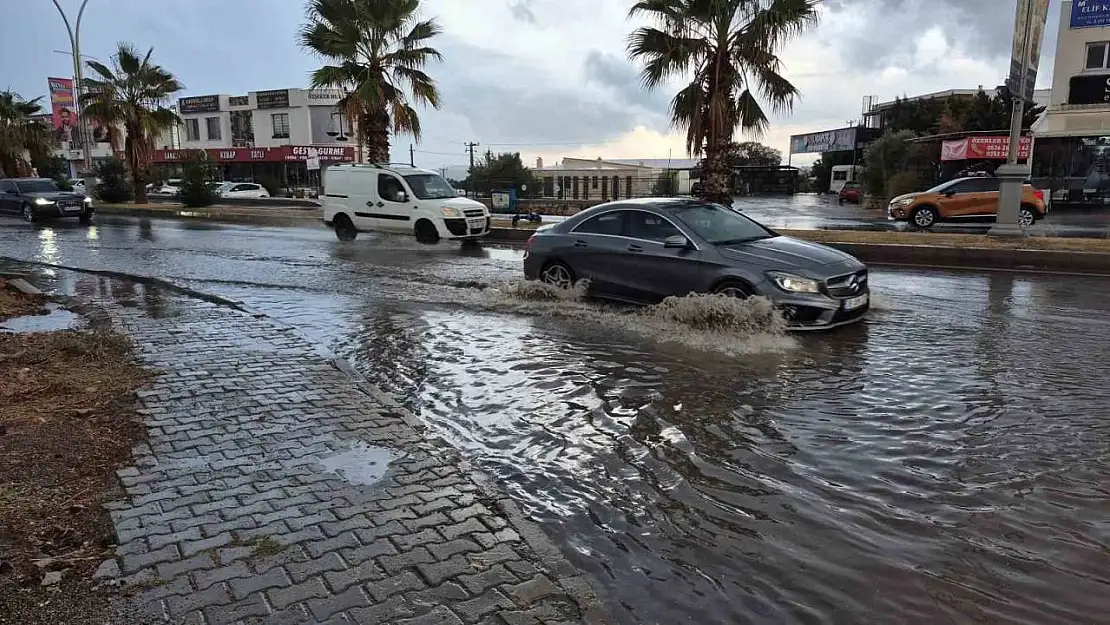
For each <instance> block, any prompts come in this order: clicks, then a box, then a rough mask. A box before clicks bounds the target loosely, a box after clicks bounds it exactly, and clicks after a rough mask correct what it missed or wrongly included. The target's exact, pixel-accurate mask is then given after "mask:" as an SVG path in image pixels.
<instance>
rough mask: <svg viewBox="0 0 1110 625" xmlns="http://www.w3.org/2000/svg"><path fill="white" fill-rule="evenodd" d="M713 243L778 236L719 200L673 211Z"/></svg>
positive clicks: (740, 241) (743, 241)
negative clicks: (718, 202)
mask: <svg viewBox="0 0 1110 625" xmlns="http://www.w3.org/2000/svg"><path fill="white" fill-rule="evenodd" d="M672 214H673V215H674V216H675V218H677V219H678V220H679V221H681V222H682V223H683V224H685V225H686V226H687V227H688V228H690V229H691V230H693V231H694V232H695V233H696V234H697V235H698V236H699V237H701V238H703V239H705V240H706V241H707V242H709V243H712V244H713V245H730V244H734V243H745V242H747V241H756V240H759V239H769V238H771V237H775V236H778V235H776V234H775V233H773V232H771V231H770V230H768V229H767V228H764V227H763V226H761V225H760V224H758V223H756V222H754V221H752V220H751V219H748V218H747V217H745V216H743V215H741V214H740V213H738V212H736V211H734V210H732V209H729V208H725V207H724V206H721V205H719V204H690V205H688V206H685V207H682V208H679V209H677V210H675V211H673V213H672Z"/></svg>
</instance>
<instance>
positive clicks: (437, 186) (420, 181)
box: [405, 174, 458, 200]
mask: <svg viewBox="0 0 1110 625" xmlns="http://www.w3.org/2000/svg"><path fill="white" fill-rule="evenodd" d="M405 182H407V183H409V186H410V187H412V192H413V193H414V194H416V197H418V198H420V199H421V200H441V199H446V198H449V197H455V196H457V195H458V193H456V192H455V188H454V187H452V186H451V185H450V184H448V183H447V181H446V180H444V179H443V176H440V175H438V174H412V175H409V176H405Z"/></svg>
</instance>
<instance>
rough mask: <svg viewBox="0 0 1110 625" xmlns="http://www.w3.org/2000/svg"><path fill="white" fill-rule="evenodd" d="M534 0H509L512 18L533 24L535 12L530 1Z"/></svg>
mask: <svg viewBox="0 0 1110 625" xmlns="http://www.w3.org/2000/svg"><path fill="white" fill-rule="evenodd" d="M534 1H535V0H510V2H509V11H510V12H511V13H512V14H513V19H514V20H516V21H518V22H524V23H526V24H535V23H536V13H535V12H534V11H533V10H532V3H533V2H534Z"/></svg>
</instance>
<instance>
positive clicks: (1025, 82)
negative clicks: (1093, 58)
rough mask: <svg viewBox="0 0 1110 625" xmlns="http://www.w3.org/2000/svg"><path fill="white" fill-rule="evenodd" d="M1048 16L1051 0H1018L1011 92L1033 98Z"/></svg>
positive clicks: (1011, 60) (1027, 99)
mask: <svg viewBox="0 0 1110 625" xmlns="http://www.w3.org/2000/svg"><path fill="white" fill-rule="evenodd" d="M1047 19H1048V0H1018V3H1017V16H1016V17H1015V19H1014V47H1013V51H1012V53H1011V54H1010V77H1009V79H1008V80H1007V81H1006V86H1007V87H1009V89H1010V93H1014V94H1020V95H1021V97H1022V98H1024V99H1025V101H1026V102H1032V101H1033V90H1034V89H1035V88H1036V86H1037V66H1038V65H1039V64H1040V62H1041V43H1042V41H1043V40H1044V26H1045V21H1046V20H1047Z"/></svg>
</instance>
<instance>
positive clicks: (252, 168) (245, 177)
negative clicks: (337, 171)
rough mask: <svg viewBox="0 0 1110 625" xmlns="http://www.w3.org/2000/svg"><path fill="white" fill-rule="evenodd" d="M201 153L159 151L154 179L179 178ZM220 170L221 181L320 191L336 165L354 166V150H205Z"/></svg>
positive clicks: (290, 147) (289, 147)
mask: <svg viewBox="0 0 1110 625" xmlns="http://www.w3.org/2000/svg"><path fill="white" fill-rule="evenodd" d="M196 151H197V150H155V151H154V155H153V157H152V159H151V161H152V163H153V164H154V166H155V169H154V172H153V173H154V175H155V176H157V177H159V178H162V179H169V178H179V177H181V175H182V164H183V163H184V162H185V161H186V160H188V158H189V156H190V154H191V153H193V152H196ZM204 152H205V153H206V154H207V155H208V159H209V160H211V161H212V162H213V163H214V164H215V165H216V167H217V170H218V174H217V176H218V177H219V178H220V179H221V180H227V181H233V182H260V181H262V180H266V179H269V180H272V181H274V182H275V183H277V184H278V185H279V186H281V187H283V188H286V189H291V190H292V189H319V188H320V186H321V174H322V173H323V170H324V169H326V168H327V167H328V166H330V165H333V164H335V163H353V162H354V161H355V148H354V147H351V146H308V145H282V146H278V147H272V148H209V149H207V150H204Z"/></svg>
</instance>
